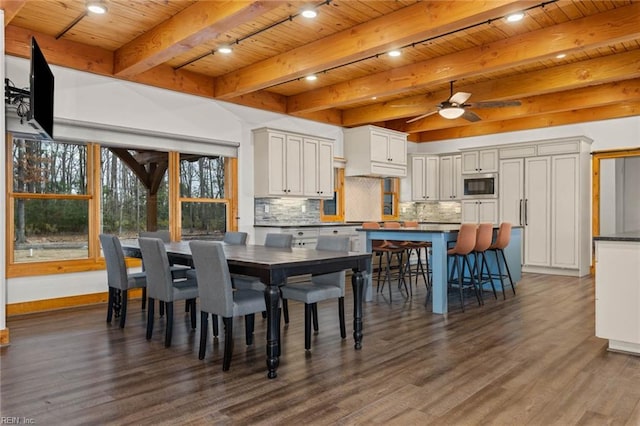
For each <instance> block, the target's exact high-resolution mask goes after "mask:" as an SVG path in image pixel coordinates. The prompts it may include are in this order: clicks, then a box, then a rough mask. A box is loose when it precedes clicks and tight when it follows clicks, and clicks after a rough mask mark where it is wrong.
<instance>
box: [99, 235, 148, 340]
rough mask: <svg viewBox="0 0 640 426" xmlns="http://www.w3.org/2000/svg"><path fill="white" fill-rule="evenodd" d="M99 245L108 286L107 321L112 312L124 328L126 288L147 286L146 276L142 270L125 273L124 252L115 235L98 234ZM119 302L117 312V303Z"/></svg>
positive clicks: (143, 296) (143, 302) (111, 316)
mask: <svg viewBox="0 0 640 426" xmlns="http://www.w3.org/2000/svg"><path fill="white" fill-rule="evenodd" d="M99 238H100V245H102V251H103V253H104V260H105V263H106V265H107V285H108V286H109V299H108V304H107V322H111V320H112V318H113V312H114V310H115V311H116V315H117V314H118V313H119V315H120V327H121V328H124V323H125V321H126V319H127V301H128V290H129V289H131V288H142V289H143V290H145V289H146V287H147V276H146V274H145V273H144V272H137V273H133V274H129V273H127V265H126V263H125V261H124V253H123V251H122V246H121V245H120V240H119V239H118V237H117V236H116V235H109V234H100V236H99ZM145 300H146V298H145V295H144V291H143V294H142V309H144V308H145ZM118 303H119V304H120V310H119V312H118V309H117V305H118Z"/></svg>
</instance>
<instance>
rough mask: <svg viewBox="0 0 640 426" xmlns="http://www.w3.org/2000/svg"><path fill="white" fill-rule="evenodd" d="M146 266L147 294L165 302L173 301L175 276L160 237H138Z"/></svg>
mask: <svg viewBox="0 0 640 426" xmlns="http://www.w3.org/2000/svg"><path fill="white" fill-rule="evenodd" d="M138 243H139V244H140V251H141V252H142V261H143V262H144V264H145V266H146V271H145V272H146V274H147V295H148V296H149V297H152V298H154V299H157V300H161V301H163V302H172V301H173V277H172V276H171V266H170V265H169V258H168V257H167V251H166V250H165V248H164V242H163V241H162V240H161V239H160V238H138Z"/></svg>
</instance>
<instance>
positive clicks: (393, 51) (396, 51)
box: [387, 50, 402, 57]
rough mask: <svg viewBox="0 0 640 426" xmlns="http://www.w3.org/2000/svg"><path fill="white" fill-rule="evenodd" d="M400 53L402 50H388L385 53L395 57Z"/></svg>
mask: <svg viewBox="0 0 640 426" xmlns="http://www.w3.org/2000/svg"><path fill="white" fill-rule="evenodd" d="M401 54H402V52H400V51H399V50H390V51H389V52H388V53H387V55H389V56H391V57H396V56H400V55H401Z"/></svg>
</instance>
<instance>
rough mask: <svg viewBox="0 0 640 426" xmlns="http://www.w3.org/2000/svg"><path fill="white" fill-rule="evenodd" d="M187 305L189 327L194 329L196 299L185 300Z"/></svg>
mask: <svg viewBox="0 0 640 426" xmlns="http://www.w3.org/2000/svg"><path fill="white" fill-rule="evenodd" d="M186 304H187V305H189V311H190V312H189V314H191V329H192V330H195V329H196V299H190V300H187V303H186Z"/></svg>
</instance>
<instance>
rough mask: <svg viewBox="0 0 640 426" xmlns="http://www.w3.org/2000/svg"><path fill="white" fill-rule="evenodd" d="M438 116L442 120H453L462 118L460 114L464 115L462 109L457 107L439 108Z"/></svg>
mask: <svg viewBox="0 0 640 426" xmlns="http://www.w3.org/2000/svg"><path fill="white" fill-rule="evenodd" d="M438 114H440V115H441V116H442V117H444V118H448V119H449V120H453V119H454V118H459V117H461V116H462V114H464V108H460V107H457V106H451V107H446V108H441V109H440V111H438Z"/></svg>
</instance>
